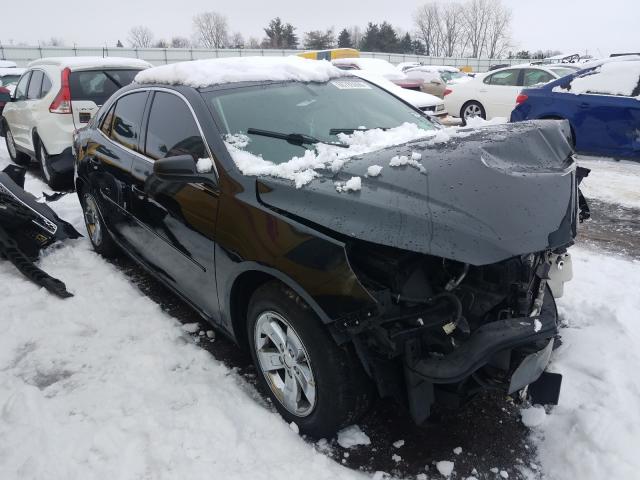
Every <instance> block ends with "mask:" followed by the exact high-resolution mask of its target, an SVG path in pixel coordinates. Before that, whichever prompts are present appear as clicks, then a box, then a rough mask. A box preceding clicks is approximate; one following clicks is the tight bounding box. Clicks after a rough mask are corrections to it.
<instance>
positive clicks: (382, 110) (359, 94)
mask: <svg viewBox="0 0 640 480" xmlns="http://www.w3.org/2000/svg"><path fill="white" fill-rule="evenodd" d="M203 96H204V97H205V99H206V100H207V102H208V103H209V104H210V105H211V106H212V107H213V109H214V110H215V112H216V113H217V115H218V117H219V118H220V123H221V125H220V128H221V129H222V130H223V132H224V133H225V134H229V135H238V134H240V135H247V136H248V138H249V140H250V141H249V143H248V145H247V146H246V147H244V150H247V151H249V152H250V153H253V154H254V155H260V156H262V157H263V158H264V159H265V160H269V161H271V162H273V163H276V164H280V163H284V162H287V161H289V160H290V159H291V158H293V157H299V156H302V155H304V153H305V150H307V149H313V148H314V147H313V146H311V145H299V144H298V145H294V144H292V143H290V142H287V141H286V140H283V139H282V138H274V137H270V136H265V135H256V134H255V133H253V134H252V133H248V131H249V129H257V130H267V131H270V132H278V133H282V134H293V133H295V134H300V135H306V136H308V137H313V138H314V139H317V140H318V141H319V142H326V143H340V138H339V137H338V135H339V131H340V130H346V131H349V130H351V131H352V130H354V129H355V130H361V129H373V128H383V129H388V128H393V127H398V126H400V125H402V124H404V123H412V124H414V125H417V126H418V127H419V128H421V129H424V130H434V129H435V126H434V124H433V123H431V122H430V121H429V120H428V119H427V118H426V117H424V116H423V115H421V114H420V113H419V112H416V111H415V110H413V109H412V108H410V107H409V106H407V105H406V104H404V103H402V102H401V101H400V100H398V99H397V98H395V97H393V96H392V95H390V94H389V93H387V92H386V91H384V90H382V89H381V88H379V87H376V86H375V85H372V84H370V83H368V82H366V81H364V80H361V79H359V78H349V77H348V78H340V79H336V80H332V81H330V82H327V83H302V82H289V83H277V84H270V85H260V86H250V87H241V88H234V89H229V90H222V91H210V92H204V93H203Z"/></svg>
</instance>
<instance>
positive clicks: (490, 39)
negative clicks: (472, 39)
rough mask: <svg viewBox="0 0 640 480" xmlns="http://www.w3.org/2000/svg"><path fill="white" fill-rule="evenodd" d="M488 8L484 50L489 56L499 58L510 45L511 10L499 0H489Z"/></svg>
mask: <svg viewBox="0 0 640 480" xmlns="http://www.w3.org/2000/svg"><path fill="white" fill-rule="evenodd" d="M489 8H490V11H489V22H488V26H487V46H486V52H487V56H488V57H489V58H500V57H502V56H503V55H504V53H505V52H506V50H507V49H508V48H509V47H510V46H511V35H510V31H509V26H510V24H511V10H509V9H508V8H506V7H505V6H504V5H502V3H501V1H500V0H491V2H490V3H489Z"/></svg>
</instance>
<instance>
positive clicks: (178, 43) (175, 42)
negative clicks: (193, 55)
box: [171, 37, 191, 48]
mask: <svg viewBox="0 0 640 480" xmlns="http://www.w3.org/2000/svg"><path fill="white" fill-rule="evenodd" d="M190 46H191V42H190V41H189V39H188V38H185V37H173V38H172V39H171V48H189V47H190Z"/></svg>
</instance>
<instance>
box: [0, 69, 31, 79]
mask: <svg viewBox="0 0 640 480" xmlns="http://www.w3.org/2000/svg"><path fill="white" fill-rule="evenodd" d="M25 71H26V68H15V67H9V68H2V67H0V77H4V76H5V75H22V74H23V73H24V72H25Z"/></svg>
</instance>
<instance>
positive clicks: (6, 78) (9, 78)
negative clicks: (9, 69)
mask: <svg viewBox="0 0 640 480" xmlns="http://www.w3.org/2000/svg"><path fill="white" fill-rule="evenodd" d="M18 80H20V75H3V76H2V77H0V87H7V86H9V85H16V84H17V83H18Z"/></svg>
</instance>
